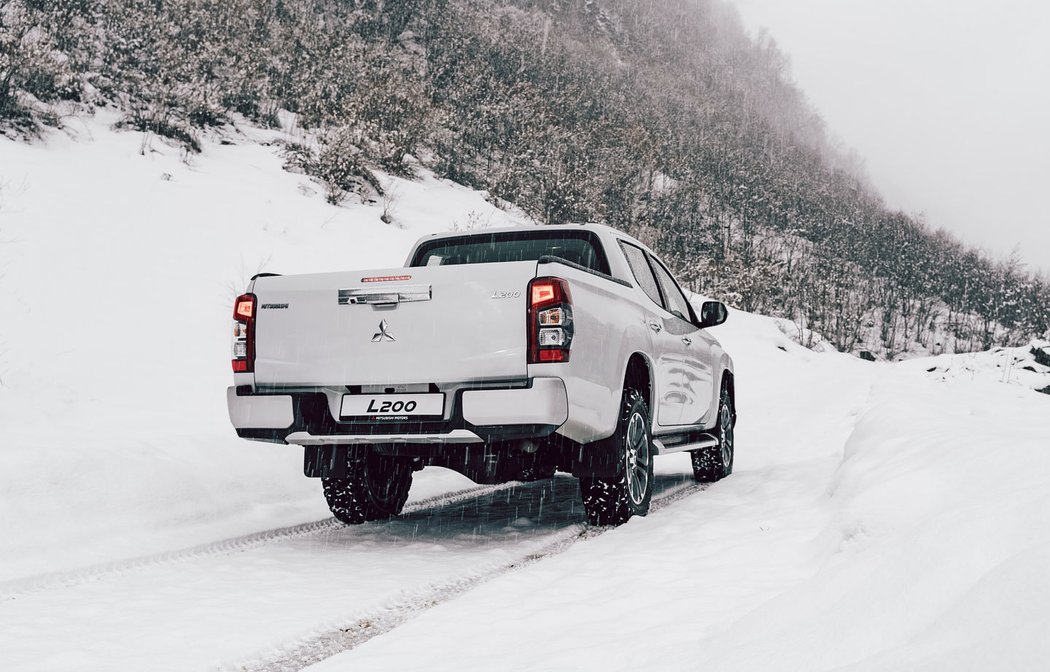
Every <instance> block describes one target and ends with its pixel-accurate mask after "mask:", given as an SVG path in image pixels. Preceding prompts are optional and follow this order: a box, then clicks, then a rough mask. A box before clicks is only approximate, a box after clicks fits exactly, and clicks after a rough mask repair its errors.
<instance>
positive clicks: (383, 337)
mask: <svg viewBox="0 0 1050 672" xmlns="http://www.w3.org/2000/svg"><path fill="white" fill-rule="evenodd" d="M388 326H389V325H388V324H387V323H386V320H383V321H382V322H380V323H379V331H377V332H376V333H375V334H373V335H372V342H373V343H379V342H380V341H393V340H396V339H395V338H394V337H393V336H392V335H391V334H390V332H389V331H387V327H388Z"/></svg>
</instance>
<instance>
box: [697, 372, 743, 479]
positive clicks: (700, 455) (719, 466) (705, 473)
mask: <svg viewBox="0 0 1050 672" xmlns="http://www.w3.org/2000/svg"><path fill="white" fill-rule="evenodd" d="M734 417H735V416H734V415H733V395H732V394H730V392H729V382H728V381H727V380H725V379H723V380H722V391H721V392H720V393H719V396H718V424H717V426H716V429H717V434H718V443H717V444H716V445H714V446H711V447H710V448H701V449H699V450H693V451H690V453H691V454H692V458H693V477H694V478H695V479H696V480H697V481H698V482H699V483H714V482H715V481H720V480H722V479H723V478H725V477H726V476H728V475H729V474H731V473H733V458H734V457H735V456H736V444H735V443H734V436H733V434H734V427H733V425H734V423H735V421H734Z"/></svg>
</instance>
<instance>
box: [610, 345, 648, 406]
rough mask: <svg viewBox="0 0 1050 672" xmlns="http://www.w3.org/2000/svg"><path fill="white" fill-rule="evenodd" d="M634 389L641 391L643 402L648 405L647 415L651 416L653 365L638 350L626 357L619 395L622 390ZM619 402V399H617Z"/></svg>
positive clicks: (621, 394) (621, 395) (621, 393)
mask: <svg viewBox="0 0 1050 672" xmlns="http://www.w3.org/2000/svg"><path fill="white" fill-rule="evenodd" d="M628 389H635V390H638V391H639V392H641V393H642V397H643V398H644V399H645V403H646V404H647V405H648V406H649V416H650V418H651V417H652V416H653V401H654V400H653V394H654V387H653V367H652V364H651V363H650V362H649V359H648V358H647V357H646V356H645V355H644V354H642V353H640V352H635V353H632V354H631V356H630V357H628V358H627V365H626V367H625V368H624V374H623V386H622V387H621V388H620V397H621V398H622V397H623V393H624V391H626V390H628ZM617 403H619V401H617Z"/></svg>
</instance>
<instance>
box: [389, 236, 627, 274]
mask: <svg viewBox="0 0 1050 672" xmlns="http://www.w3.org/2000/svg"><path fill="white" fill-rule="evenodd" d="M545 256H552V257H559V258H561V259H564V260H566V261H569V262H572V263H574V264H579V265H580V266H583V267H584V268H587V269H590V270H592V271H597V272H599V273H604V274H605V275H608V274H609V262H608V261H607V260H606V258H605V254H604V252H603V251H602V247H601V243H600V242H599V240H598V237H597V236H596V235H595V234H594V233H592V232H591V231H565V230H559V231H544V230H543V229H536V230H534V231H504V232H502V233H482V234H473V235H469V236H457V237H455V238H441V239H439V240H432V241H427V242H425V243H423V244H422V245H420V246H419V249H418V250H416V253H415V255H414V256H413V257H412V263H411V264H409V265H410V266H450V265H455V264H492V263H497V262H504V261H536V260H538V259H539V258H540V257H545Z"/></svg>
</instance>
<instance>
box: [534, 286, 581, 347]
mask: <svg viewBox="0 0 1050 672" xmlns="http://www.w3.org/2000/svg"><path fill="white" fill-rule="evenodd" d="M572 331H573V328H572V296H571V295H570V294H569V283H568V282H567V281H565V280H563V279H562V278H535V279H534V280H532V282H530V283H529V364H541V363H545V362H567V361H569V347H570V346H571V345H572Z"/></svg>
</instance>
